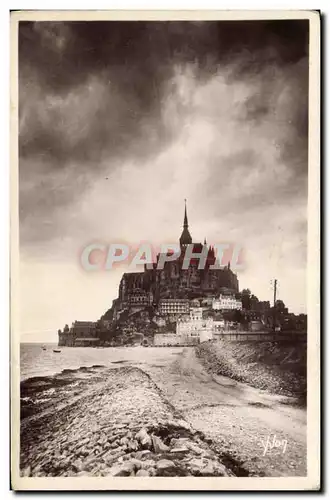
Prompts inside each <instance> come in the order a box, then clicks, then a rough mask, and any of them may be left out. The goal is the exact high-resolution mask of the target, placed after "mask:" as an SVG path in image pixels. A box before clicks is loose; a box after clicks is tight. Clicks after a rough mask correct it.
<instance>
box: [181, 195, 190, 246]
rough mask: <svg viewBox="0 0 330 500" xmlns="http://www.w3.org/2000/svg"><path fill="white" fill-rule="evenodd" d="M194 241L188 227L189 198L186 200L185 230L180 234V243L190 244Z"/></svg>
mask: <svg viewBox="0 0 330 500" xmlns="http://www.w3.org/2000/svg"><path fill="white" fill-rule="evenodd" d="M191 243H192V237H191V235H190V233H189V229H188V216H187V200H186V199H185V200H184V219H183V231H182V234H181V236H180V245H181V246H182V245H190V244H191Z"/></svg>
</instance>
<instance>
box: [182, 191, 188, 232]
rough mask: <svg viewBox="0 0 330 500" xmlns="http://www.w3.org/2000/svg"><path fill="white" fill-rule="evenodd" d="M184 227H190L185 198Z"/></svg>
mask: <svg viewBox="0 0 330 500" xmlns="http://www.w3.org/2000/svg"><path fill="white" fill-rule="evenodd" d="M183 227H184V229H188V217H187V200H186V198H185V199H184V220H183Z"/></svg>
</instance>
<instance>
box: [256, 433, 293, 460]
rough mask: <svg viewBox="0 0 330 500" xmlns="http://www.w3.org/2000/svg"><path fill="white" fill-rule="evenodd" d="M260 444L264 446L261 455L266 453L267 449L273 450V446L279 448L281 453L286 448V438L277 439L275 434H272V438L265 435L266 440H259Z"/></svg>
mask: <svg viewBox="0 0 330 500" xmlns="http://www.w3.org/2000/svg"><path fill="white" fill-rule="evenodd" d="M261 444H262V446H263V448H264V452H263V456H265V455H266V454H267V452H268V451H271V450H273V449H274V448H277V449H278V448H281V449H282V453H283V454H284V453H285V452H286V448H287V444H288V442H287V440H286V439H277V438H276V434H274V436H273V439H272V437H271V435H270V436H267V440H263V439H262V440H261Z"/></svg>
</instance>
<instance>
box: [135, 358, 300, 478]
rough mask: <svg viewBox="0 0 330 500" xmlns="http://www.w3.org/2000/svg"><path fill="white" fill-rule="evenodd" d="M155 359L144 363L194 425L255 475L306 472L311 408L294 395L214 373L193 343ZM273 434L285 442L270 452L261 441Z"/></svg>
mask: <svg viewBox="0 0 330 500" xmlns="http://www.w3.org/2000/svg"><path fill="white" fill-rule="evenodd" d="M164 354H165V352H164ZM151 358H152V356H151ZM164 358H166V356H164ZM150 361H151V359H149V360H148V361H145V362H143V363H141V364H140V368H142V369H144V370H145V371H146V372H148V373H149V374H150V375H151V377H152V378H153V380H154V381H155V382H156V384H157V385H158V386H159V387H160V388H161V389H162V390H163V391H164V393H165V395H166V397H167V398H168V399H169V401H170V402H171V403H172V404H173V405H174V406H175V407H176V408H177V409H178V410H180V411H182V413H183V415H184V417H185V418H186V419H187V420H188V421H189V422H190V423H191V424H192V425H193V427H194V428H195V429H197V430H201V431H203V432H204V433H205V434H206V435H207V436H208V437H210V438H211V439H212V440H213V441H214V443H216V444H217V445H219V448H221V449H222V450H223V451H224V452H225V453H228V455H230V456H233V457H235V458H236V459H237V460H239V461H240V462H241V463H242V467H243V468H245V469H246V470H248V471H249V472H250V473H251V472H252V473H253V474H256V475H266V476H304V475H306V412H305V410H303V409H301V408H296V407H293V406H291V405H289V404H288V403H289V402H290V400H289V398H286V397H283V396H277V395H271V394H268V393H265V391H261V390H259V389H255V388H252V387H250V386H248V385H246V384H243V383H239V382H235V381H233V380H232V379H228V378H227V377H219V376H216V377H214V376H212V375H209V374H208V373H206V371H205V370H204V369H203V367H202V366H201V364H200V362H199V361H198V359H197V358H196V356H195V353H194V350H193V349H192V348H185V349H183V350H182V351H181V352H179V353H178V354H177V355H176V356H175V357H174V356H167V360H165V359H164V361H163V363H161V364H160V363H159V364H157V365H155V364H153V363H152V362H150ZM166 361H167V362H166ZM274 436H275V437H276V440H277V441H281V445H280V446H279V447H278V448H273V449H269V448H268V450H267V452H266V453H265V452H264V450H265V448H264V445H263V443H262V441H263V442H264V443H266V441H267V439H268V440H269V442H270V443H273V440H274ZM284 441H286V442H287V444H286V445H285V442H284Z"/></svg>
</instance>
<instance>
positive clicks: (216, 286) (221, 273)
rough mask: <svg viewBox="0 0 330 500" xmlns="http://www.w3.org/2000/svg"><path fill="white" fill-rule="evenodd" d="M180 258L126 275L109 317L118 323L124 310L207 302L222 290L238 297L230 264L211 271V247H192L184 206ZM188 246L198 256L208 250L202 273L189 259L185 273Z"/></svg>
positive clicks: (212, 258) (198, 244)
mask: <svg viewBox="0 0 330 500" xmlns="http://www.w3.org/2000/svg"><path fill="white" fill-rule="evenodd" d="M179 242H180V248H181V250H182V251H181V255H180V257H179V258H178V259H177V260H173V261H169V262H165V264H164V266H161V267H163V268H162V269H158V267H159V266H157V264H158V261H159V259H160V257H161V255H160V254H159V255H158V256H157V261H156V262H155V263H154V264H152V265H151V266H150V265H149V266H146V265H145V266H144V270H143V271H142V272H133V273H125V274H124V275H123V277H122V279H121V282H120V285H119V295H118V298H117V299H115V300H114V301H113V305H112V308H111V316H112V319H113V320H116V319H119V317H120V316H121V313H122V312H123V311H124V310H127V309H131V308H135V307H141V306H154V307H158V305H159V303H160V301H162V299H173V300H174V299H178V300H180V299H188V300H192V299H194V298H207V297H210V298H211V297H215V296H218V295H219V293H220V292H221V291H223V290H225V291H226V293H229V294H233V295H234V294H235V293H238V291H239V288H238V279H237V276H236V274H235V273H234V272H233V271H232V270H231V269H230V264H229V263H228V264H227V265H226V266H223V267H221V268H216V269H212V266H214V264H215V262H216V252H215V250H214V248H213V247H212V246H210V247H208V246H207V243H206V240H204V244H202V243H193V240H192V237H191V234H190V232H189V225H188V215H187V207H186V204H185V210H184V221H183V230H182V234H181V236H180V239H179ZM188 246H190V247H191V248H192V250H193V253H194V254H201V253H202V252H203V249H205V246H207V258H206V262H205V265H204V266H203V269H199V268H198V267H199V259H198V258H193V259H191V261H190V263H189V266H188V268H187V269H184V266H183V260H184V255H185V250H186V249H187V247H188Z"/></svg>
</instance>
